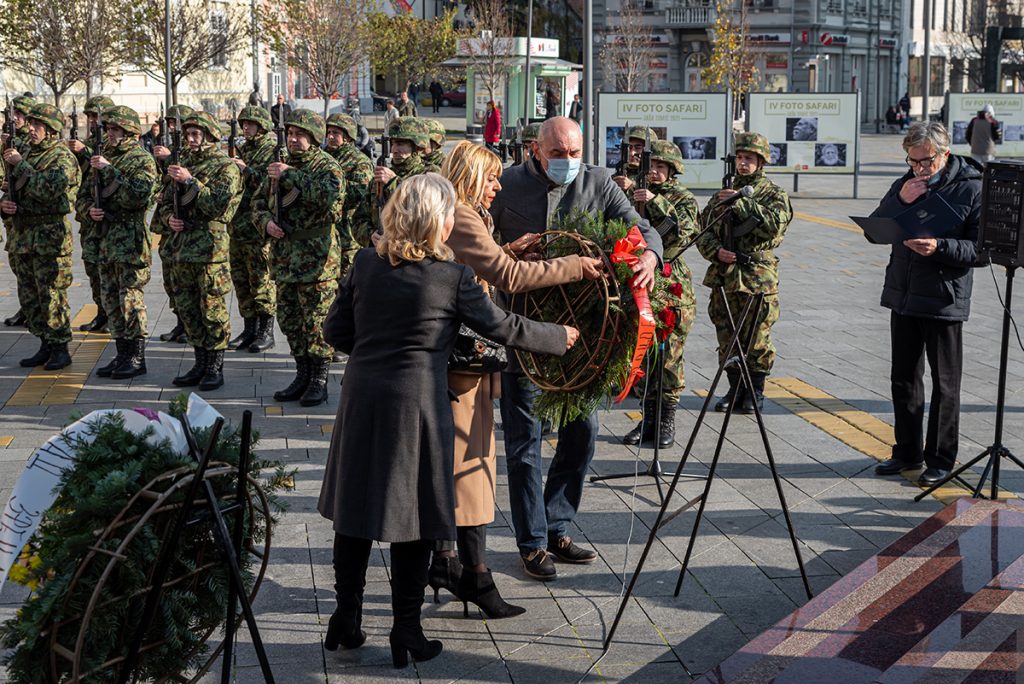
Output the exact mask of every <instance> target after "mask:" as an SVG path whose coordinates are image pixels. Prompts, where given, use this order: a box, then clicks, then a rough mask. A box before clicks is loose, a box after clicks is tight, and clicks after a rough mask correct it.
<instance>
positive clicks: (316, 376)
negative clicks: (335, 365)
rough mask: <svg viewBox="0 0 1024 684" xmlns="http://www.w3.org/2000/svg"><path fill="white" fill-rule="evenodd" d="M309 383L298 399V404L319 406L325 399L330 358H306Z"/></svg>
mask: <svg viewBox="0 0 1024 684" xmlns="http://www.w3.org/2000/svg"><path fill="white" fill-rule="evenodd" d="M306 363H308V364H309V384H308V385H306V391H305V392H303V393H302V398H301V399H299V406H319V405H320V404H323V403H326V401H327V378H328V377H329V376H330V371H331V360H330V359H320V358H308V359H307V360H306Z"/></svg>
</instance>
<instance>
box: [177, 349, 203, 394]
mask: <svg viewBox="0 0 1024 684" xmlns="http://www.w3.org/2000/svg"><path fill="white" fill-rule="evenodd" d="M192 353H193V354H194V355H195V359H196V360H195V363H194V364H193V365H192V368H191V369H189V371H188V372H186V373H184V374H182V375H179V376H178V377H176V378H174V379H173V380H171V384H172V385H174V386H175V387H195V386H196V385H198V384H199V381H200V380H202V379H203V376H204V375H205V374H206V350H205V349H202V348H200V347H193V348H192Z"/></svg>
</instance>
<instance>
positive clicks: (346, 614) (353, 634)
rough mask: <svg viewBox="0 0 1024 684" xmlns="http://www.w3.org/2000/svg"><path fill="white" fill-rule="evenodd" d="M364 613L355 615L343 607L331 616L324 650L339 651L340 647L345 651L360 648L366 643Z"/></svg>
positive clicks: (339, 607)
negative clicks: (363, 622)
mask: <svg viewBox="0 0 1024 684" xmlns="http://www.w3.org/2000/svg"><path fill="white" fill-rule="evenodd" d="M361 612H362V611H358V612H356V613H353V612H351V611H347V610H342V608H341V606H338V609H337V610H335V611H334V614H333V615H331V621H330V622H328V623H327V634H326V635H325V636H324V648H325V649H326V650H328V651H337V650H338V646H341V647H342V648H345V649H350V648H359V647H360V646H362V645H363V644H364V643H366V632H364V631H363V630H362V625H361V622H362V620H361V617H362V615H361V614H360V613H361Z"/></svg>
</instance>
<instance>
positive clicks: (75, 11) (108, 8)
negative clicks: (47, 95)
mask: <svg viewBox="0 0 1024 684" xmlns="http://www.w3.org/2000/svg"><path fill="white" fill-rule="evenodd" d="M126 9H127V5H126V3H123V2H119V1H118V0H78V1H76V2H49V3H36V2H31V1H29V0H3V2H2V3H0V53H2V54H3V56H4V61H5V62H6V65H7V66H9V67H10V68H12V69H14V70H15V71H20V72H22V73H24V74H27V75H29V76H33V77H35V78H38V79H39V80H41V81H42V82H43V83H45V84H46V86H47V87H48V88H49V89H50V91H51V92H52V93H53V102H54V104H55V105H56V106H58V107H59V106H60V102H61V98H62V97H63V95H64V93H66V92H67V91H68V90H70V89H71V87H72V86H74V85H75V84H76V83H78V82H80V81H84V82H85V84H86V92H87V93H89V94H90V95H91V86H92V81H93V80H94V79H98V78H102V77H113V76H116V74H117V70H118V66H119V64H118V54H119V50H120V48H121V46H122V45H123V44H122V42H121V40H120V39H121V36H122V35H123V34H124V31H123V28H124V16H125V11H126Z"/></svg>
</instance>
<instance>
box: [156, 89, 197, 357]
mask: <svg viewBox="0 0 1024 684" xmlns="http://www.w3.org/2000/svg"><path fill="white" fill-rule="evenodd" d="M193 113H195V112H194V110H193V109H192V108H191V107H189V106H188V105H173V106H171V107H168V108H167V112H166V114H165V116H164V125H165V126H166V127H167V133H168V135H170V134H171V133H173V132H174V129H175V127H176V126H177V125H178V123H177V122H178V120H179V119H180V120H181V121H182V122H183V123H184V121H185V119H187V118H188V117H190V116H192V114H193ZM188 154H189V147H188V145H186V144H185V139H184V136H183V137H182V140H181V153H180V154H179V156H180V157H181V163H182V165H183V166H188V162H187V161H186V159H187V157H188ZM153 156H154V157H155V158H156V168H157V172H158V173H159V174H160V178H161V180H160V183H161V188H160V194H161V195H162V194H164V193H165V192H167V188H168V187H169V186H170V185H171V184H172V183H171V178H170V177H169V176H168V175H167V167H168V166H169V165H170V163H171V150H170V149H169V148H167V147H164V145H163V144H162V143H161V144H159V145H154V146H153ZM149 232H151V233H153V234H154V235H159V236H160V246H159V248H158V251H159V254H160V265H161V270H162V271H163V284H164V292H165V293H167V302H168V306H170V308H171V311H173V312H174V316H175V323H174V327H173V328H172V329H171V330H169V331H167V332H165V333H163V334H161V335H160V339H161V340H163V341H164V342H178V343H182V344H183V343H185V342H187V341H188V340H187V338H186V337H185V324H184V323H182V322H181V316H179V315H178V309H177V307H176V305H175V303H174V295H173V288H172V287H171V269H170V265H169V264H168V259H169V257H168V256H167V253H166V252H167V248H168V245H170V242H169V240H168V239H167V238H168V237H169V236H170V234H171V230H170V229H169V228H168V227H167V224H166V223H164V222H163V221H161V220H160V218H159V216H158V215H157V212H154V213H153V219H152V220H151V221H150V223H149Z"/></svg>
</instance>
